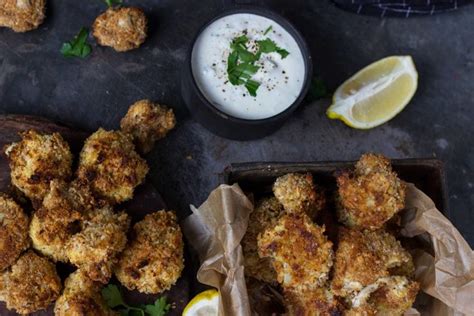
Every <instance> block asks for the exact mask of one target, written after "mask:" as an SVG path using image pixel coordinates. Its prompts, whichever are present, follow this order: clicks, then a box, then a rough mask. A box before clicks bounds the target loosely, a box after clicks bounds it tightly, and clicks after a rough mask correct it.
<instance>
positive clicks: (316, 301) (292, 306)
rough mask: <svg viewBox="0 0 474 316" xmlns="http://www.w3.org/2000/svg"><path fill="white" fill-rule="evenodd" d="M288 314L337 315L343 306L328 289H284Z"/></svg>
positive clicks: (310, 315) (297, 315)
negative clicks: (300, 290)
mask: <svg viewBox="0 0 474 316" xmlns="http://www.w3.org/2000/svg"><path fill="white" fill-rule="evenodd" d="M284 296H285V305H286V308H287V310H288V314H287V315H289V316H337V315H342V311H343V310H344V306H343V305H342V304H341V302H339V300H338V298H337V297H335V296H334V294H333V293H332V292H331V290H330V289H328V288H326V287H320V288H316V289H313V290H305V291H303V292H299V291H292V290H284Z"/></svg>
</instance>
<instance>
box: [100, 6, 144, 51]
mask: <svg viewBox="0 0 474 316" xmlns="http://www.w3.org/2000/svg"><path fill="white" fill-rule="evenodd" d="M93 29H94V30H93V35H94V37H95V38H96V39H97V42H98V43H99V44H100V45H102V46H110V47H112V48H113V49H115V50H116V51H117V52H125V51H128V50H131V49H134V48H138V47H139V46H140V45H141V44H142V43H143V42H144V41H145V39H146V36H147V34H146V33H147V18H146V16H145V13H143V11H142V10H141V9H139V8H134V7H130V8H125V7H120V8H109V9H107V11H105V12H104V13H102V14H101V15H99V16H98V17H97V19H96V20H95V22H94V25H93Z"/></svg>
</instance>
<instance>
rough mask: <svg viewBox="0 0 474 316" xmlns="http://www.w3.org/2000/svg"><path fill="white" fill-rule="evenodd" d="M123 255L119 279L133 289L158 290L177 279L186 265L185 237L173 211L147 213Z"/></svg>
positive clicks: (118, 269) (135, 227)
mask: <svg viewBox="0 0 474 316" xmlns="http://www.w3.org/2000/svg"><path fill="white" fill-rule="evenodd" d="M133 231H134V238H133V239H132V240H131V241H130V243H129V244H128V246H127V248H126V249H125V250H124V252H123V253H122V254H121V256H120V261H119V263H118V265H117V267H116V269H115V275H116V276H117V279H118V280H119V281H120V283H122V284H123V285H124V286H125V287H127V288H128V289H130V290H135V289H136V290H138V291H140V292H142V293H148V294H157V293H160V292H163V291H165V290H168V289H170V288H171V286H172V285H173V284H175V283H176V281H177V280H178V278H179V277H180V276H181V272H182V271H183V268H184V263H183V260H184V259H183V237H182V234H181V229H180V227H179V225H178V223H177V222H176V215H175V214H174V212H171V211H158V212H155V213H153V214H149V215H147V216H145V218H144V219H143V220H142V221H140V222H138V223H136V224H135V226H134V227H133Z"/></svg>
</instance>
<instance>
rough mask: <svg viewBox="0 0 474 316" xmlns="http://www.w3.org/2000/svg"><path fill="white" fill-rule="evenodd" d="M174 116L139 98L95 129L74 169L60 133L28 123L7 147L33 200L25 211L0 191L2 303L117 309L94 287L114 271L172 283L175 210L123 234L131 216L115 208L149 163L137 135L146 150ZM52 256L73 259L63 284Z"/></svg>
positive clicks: (152, 285)
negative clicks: (109, 126) (116, 119)
mask: <svg viewBox="0 0 474 316" xmlns="http://www.w3.org/2000/svg"><path fill="white" fill-rule="evenodd" d="M174 125H175V117H174V114H173V112H172V110H170V109H167V108H166V107H162V106H160V105H156V104H153V103H152V102H150V101H148V100H142V101H138V102H137V103H135V104H134V105H132V107H131V108H130V109H129V111H128V113H127V115H126V116H125V117H124V118H123V119H122V122H121V130H120V131H105V130H103V129H99V130H98V131H96V132H95V133H94V134H92V135H91V136H90V137H89V138H88V139H87V140H86V141H85V144H84V147H83V148H82V151H81V153H80V157H79V162H78V167H77V171H76V173H75V174H74V176H73V172H72V165H73V155H72V154H71V151H70V149H69V145H68V143H67V142H66V141H65V140H64V139H63V138H62V137H61V135H59V134H57V133H54V134H50V135H48V134H41V133H39V132H37V131H34V130H29V131H25V132H23V133H21V141H19V142H17V143H13V144H10V145H8V146H6V147H5V153H6V155H7V157H8V159H9V163H10V169H11V181H12V184H13V186H14V187H15V188H16V189H18V190H19V191H20V192H21V194H22V195H24V197H26V198H28V199H29V200H30V201H31V204H32V206H33V209H34V212H33V213H32V214H31V215H30V216H29V215H28V214H27V213H26V212H25V211H24V208H23V207H22V206H20V203H17V202H16V201H15V200H14V199H13V198H11V197H9V196H7V195H5V194H2V195H0V223H1V227H0V300H2V301H4V302H6V305H7V308H8V309H14V310H16V311H17V312H18V313H20V314H28V313H32V312H35V311H38V310H41V309H45V308H47V307H48V306H49V305H50V304H52V303H53V302H55V301H56V305H55V309H54V312H55V315H68V316H70V315H115V314H116V313H115V312H113V311H112V310H110V309H109V308H108V307H107V306H106V304H105V302H104V301H103V299H102V297H101V294H100V290H101V287H102V285H103V284H107V283H108V282H109V279H110V278H111V276H112V275H113V274H115V276H116V277H117V279H118V280H119V281H120V283H121V284H122V285H124V286H125V287H126V288H128V289H130V290H138V291H140V292H142V293H148V294H152V293H153V294H155V293H160V292H162V291H165V290H167V289H169V288H170V287H171V286H172V285H173V284H175V282H176V281H177V279H178V278H179V277H180V275H181V272H182V270H183V267H184V263H183V240H182V234H181V230H180V228H179V226H178V224H177V218H176V215H175V214H174V212H172V211H164V210H162V211H158V212H154V213H152V214H149V215H147V216H146V217H145V218H144V219H143V220H142V221H140V222H138V223H136V224H135V225H134V227H133V232H132V233H131V234H128V230H129V226H130V218H129V216H128V215H127V213H125V212H124V211H119V212H116V211H115V210H114V206H115V207H117V206H119V204H120V203H122V202H124V201H127V200H130V199H131V198H132V197H133V192H134V189H135V188H136V187H137V186H138V185H139V184H141V183H142V182H143V181H144V179H145V176H146V174H147V172H148V166H147V164H146V161H145V160H144V159H143V158H141V157H140V156H139V154H138V153H137V151H136V150H135V145H134V143H135V144H137V149H138V150H139V151H141V152H143V153H145V152H147V151H149V150H150V149H151V148H152V146H153V143H154V141H155V140H158V139H160V138H162V137H164V136H165V135H166V134H167V132H168V131H169V130H171V129H172V128H173V127H174ZM128 236H131V237H130V238H128ZM55 262H67V263H70V264H72V265H74V266H75V267H77V270H76V271H75V272H73V273H72V274H71V275H70V276H69V277H68V278H67V279H66V281H65V284H64V288H63V286H62V283H61V279H60V278H59V276H58V274H57V271H56V266H55Z"/></svg>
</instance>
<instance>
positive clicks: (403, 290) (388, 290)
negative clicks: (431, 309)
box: [368, 276, 420, 315]
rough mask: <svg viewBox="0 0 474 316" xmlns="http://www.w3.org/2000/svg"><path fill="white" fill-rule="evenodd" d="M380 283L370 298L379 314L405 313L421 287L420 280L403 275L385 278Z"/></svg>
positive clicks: (371, 303)
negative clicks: (416, 280) (412, 279)
mask: <svg viewBox="0 0 474 316" xmlns="http://www.w3.org/2000/svg"><path fill="white" fill-rule="evenodd" d="M379 283H381V286H380V287H379V288H378V289H377V290H376V291H374V292H373V293H372V294H371V295H370V297H369V300H368V302H369V304H370V305H371V306H373V307H374V308H375V309H377V314H378V315H403V313H404V312H405V311H407V310H408V309H409V308H410V307H411V306H412V305H413V303H414V302H415V299H416V295H417V294H418V291H419V289H420V285H419V284H418V282H415V281H411V280H409V279H407V278H406V277H403V276H393V277H388V278H384V279H382V280H380V281H379Z"/></svg>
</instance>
